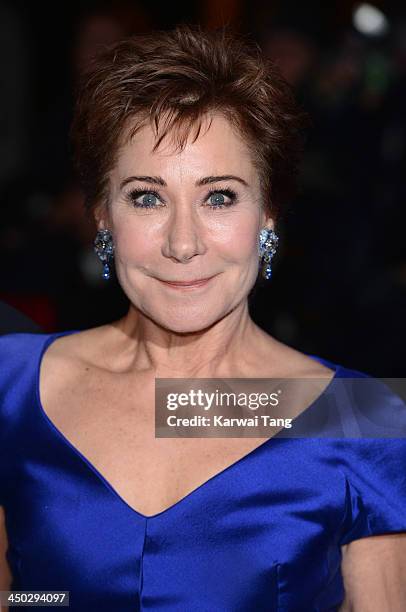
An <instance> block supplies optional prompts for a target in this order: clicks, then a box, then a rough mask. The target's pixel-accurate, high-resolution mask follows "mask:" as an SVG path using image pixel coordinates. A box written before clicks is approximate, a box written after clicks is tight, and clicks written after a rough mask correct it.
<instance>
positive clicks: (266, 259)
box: [258, 227, 279, 280]
mask: <svg viewBox="0 0 406 612" xmlns="http://www.w3.org/2000/svg"><path fill="white" fill-rule="evenodd" d="M278 240H279V238H278V236H277V235H276V233H275V232H274V231H273V229H269V228H267V227H264V228H263V229H262V230H261V231H260V232H259V241H258V254H259V255H260V258H261V260H262V262H261V265H262V276H263V278H265V279H266V280H269V279H270V278H271V276H272V268H271V259H272V257H273V256H274V255H275V253H276V248H277V246H278Z"/></svg>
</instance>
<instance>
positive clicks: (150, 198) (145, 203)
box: [126, 187, 160, 208]
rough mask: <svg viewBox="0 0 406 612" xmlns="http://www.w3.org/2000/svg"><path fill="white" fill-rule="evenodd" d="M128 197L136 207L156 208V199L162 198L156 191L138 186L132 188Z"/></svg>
mask: <svg viewBox="0 0 406 612" xmlns="http://www.w3.org/2000/svg"><path fill="white" fill-rule="evenodd" d="M126 197H127V199H128V200H129V201H130V202H131V204H132V205H133V206H134V207H135V208H156V207H157V201H156V200H160V197H159V195H158V194H157V192H156V191H151V190H149V189H140V188H137V187H135V188H134V189H132V190H131V191H130V192H129V193H128V194H127V196H126Z"/></svg>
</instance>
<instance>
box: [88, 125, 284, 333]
mask: <svg viewBox="0 0 406 612" xmlns="http://www.w3.org/2000/svg"><path fill="white" fill-rule="evenodd" d="M192 139H193V131H192V133H191V135H190V136H189V140H188V143H187V144H186V147H185V149H184V150H183V151H182V152H175V150H174V147H173V146H170V143H169V147H166V146H165V142H166V141H163V142H162V143H161V145H160V147H159V149H158V150H157V151H156V152H154V153H153V152H152V148H153V145H154V143H155V134H154V132H153V130H152V128H151V127H150V125H149V124H148V125H145V126H144V127H143V128H142V129H141V130H140V131H139V132H137V134H136V135H135V137H134V138H133V139H132V140H131V141H130V142H129V143H128V144H126V145H124V146H123V147H122V148H121V149H120V151H119V155H118V160H117V164H116V166H115V168H114V169H113V171H112V172H111V174H110V190H111V191H110V206H109V210H108V211H107V213H105V216H104V217H103V218H102V219H100V218H99V223H98V227H99V228H102V227H108V228H109V229H110V230H111V232H112V234H113V240H114V245H115V266H116V272H117V276H118V279H119V282H120V285H121V286H122V288H123V290H124V292H125V293H126V295H127V296H128V298H129V300H130V302H131V303H132V304H133V305H134V306H135V307H136V308H137V309H138V310H140V311H141V312H142V313H144V314H145V315H146V316H147V317H149V318H150V319H152V320H153V321H155V322H156V323H158V324H159V325H161V326H163V327H164V328H166V329H169V330H172V331H175V332H192V331H199V330H203V329H205V328H206V327H208V326H210V325H212V324H213V323H215V322H216V321H218V320H220V319H221V318H223V317H224V316H226V315H227V314H228V313H230V312H231V311H232V310H234V309H235V308H236V307H238V306H239V305H242V304H244V302H245V300H246V299H247V296H248V294H249V292H250V290H251V288H252V287H253V285H254V283H255V280H256V277H257V273H258V251H257V248H258V247H257V241H258V233H259V231H260V229H261V228H262V227H264V225H265V223H266V220H267V219H266V215H265V213H264V212H263V210H262V208H261V200H260V183H259V175H258V172H257V170H256V168H255V167H254V165H253V163H252V161H251V158H250V154H249V150H248V148H247V146H246V144H245V143H244V141H243V140H242V139H241V137H239V136H238V135H237V134H236V133H235V132H234V131H233V129H232V128H231V125H230V124H229V122H228V121H227V120H226V119H225V118H224V117H223V116H222V115H220V114H216V115H213V120H212V124H211V126H210V128H209V129H208V130H207V123H203V125H202V129H201V132H200V135H199V137H198V138H197V140H196V141H195V142H194V143H192V142H191V140H192ZM225 176H228V178H224V177H225ZM222 177H223V178H222ZM211 191H212V193H210V192H211ZM267 226H268V227H273V224H272V222H271V221H270V220H269V223H268V224H267ZM208 277H213V278H211V280H209V281H208V282H207V283H205V284H202V285H201V286H196V287H184V288H179V287H174V286H171V285H169V284H166V283H165V282H162V281H196V280H198V279H207V278H208Z"/></svg>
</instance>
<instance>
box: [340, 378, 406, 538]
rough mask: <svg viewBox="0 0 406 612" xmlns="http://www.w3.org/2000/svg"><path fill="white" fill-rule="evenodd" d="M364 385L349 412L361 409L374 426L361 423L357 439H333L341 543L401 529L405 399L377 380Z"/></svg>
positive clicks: (405, 523) (405, 510) (405, 500)
mask: <svg viewBox="0 0 406 612" xmlns="http://www.w3.org/2000/svg"><path fill="white" fill-rule="evenodd" d="M367 389H368V393H365V392H363V393H362V394H359V396H358V399H357V400H354V401H355V403H354V406H353V414H357V418H358V419H359V415H360V414H361V412H363V414H364V416H368V419H369V421H370V423H371V424H372V423H373V427H372V425H370V426H363V428H360V429H359V431H360V435H359V437H357V438H351V439H350V438H347V439H340V440H336V441H335V444H337V447H336V448H337V451H338V453H337V459H338V460H337V464H336V465H337V467H338V468H339V469H340V470H341V472H342V474H343V475H344V478H345V487H346V508H345V515H344V518H343V523H342V532H341V542H340V544H341V545H343V544H347V543H348V542H351V541H352V540H356V539H358V538H362V537H365V536H371V535H383V534H385V533H395V532H406V403H405V402H404V400H403V399H402V398H401V397H400V396H399V395H397V394H396V393H394V392H393V391H392V390H391V389H390V388H389V387H388V386H387V385H385V384H383V383H380V382H378V381H377V379H375V383H374V385H368V387H367ZM361 397H362V401H361V399H360V398H361ZM364 421H365V422H366V420H365V419H364ZM358 422H361V420H360V419H359V421H358ZM388 424H389V425H390V429H389V428H388ZM371 431H372V432H374V433H373V435H372V434H371ZM379 431H382V432H383V431H384V432H386V433H385V436H384V437H379V434H378V432H379ZM388 432H390V433H389V434H388Z"/></svg>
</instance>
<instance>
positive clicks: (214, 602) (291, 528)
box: [0, 330, 406, 612]
mask: <svg viewBox="0 0 406 612" xmlns="http://www.w3.org/2000/svg"><path fill="white" fill-rule="evenodd" d="M75 331H76V330H73V331H68V332H61V333H53V334H33V333H12V334H7V335H4V336H0V397H1V403H0V504H1V505H2V506H3V507H4V509H5V515H6V529H7V534H8V550H7V559H8V562H9V565H10V567H11V571H12V574H13V583H12V585H11V590H28V591H29V590H36V591H38V590H54V591H60V590H65V591H69V593H70V606H69V610H71V611H72V612H79V611H80V612H107V611H108V612H136V611H137V610H140V611H141V610H142V611H145V612H146V611H148V610H151V611H157V612H158V611H168V612H192V611H193V612H260V611H264V612H265V611H266V612H276V611H278V612H327V611H328V612H332V611H337V610H338V609H339V606H340V604H341V603H342V601H343V599H344V595H345V593H344V586H343V579H342V574H341V569H340V564H341V550H340V547H341V546H342V545H343V544H346V543H348V542H351V541H352V540H355V539H358V538H362V537H365V536H368V535H379V534H385V533H390V532H397V531H406V440H405V438H404V437H403V438H400V437H399V438H396V436H393V439H374V438H369V439H367V438H365V439H363V438H358V439H357V438H344V437H308V438H289V437H283V435H279V434H277V435H276V436H274V437H273V438H271V439H266V440H265V442H264V443H262V444H261V445H260V446H258V447H257V448H255V449H254V450H253V451H251V452H249V453H248V454H247V455H245V456H244V457H242V458H241V459H239V460H238V461H236V462H235V463H233V464H232V465H230V466H229V467H227V468H225V469H223V470H222V471H221V472H219V473H218V474H217V475H215V476H213V477H212V478H210V479H209V480H207V481H206V482H205V483H204V484H202V485H200V486H199V487H197V488H196V489H195V490H194V491H192V492H191V493H189V494H188V495H186V496H185V497H184V498H183V499H181V500H180V501H178V502H177V503H175V504H174V505H172V506H171V507H169V508H168V509H166V510H164V511H162V512H159V513H157V514H155V515H153V516H145V515H143V514H142V513H140V512H137V511H136V510H135V509H133V508H131V507H130V506H129V505H128V504H127V503H126V502H125V501H124V500H123V499H122V498H121V497H120V495H119V494H118V493H117V492H116V491H115V490H114V489H113V488H112V486H111V485H110V484H109V483H108V482H107V481H106V480H105V478H104V477H103V475H102V474H101V473H99V472H98V470H97V469H96V468H95V467H94V466H93V465H92V464H91V463H90V462H89V461H88V460H87V459H86V457H84V456H83V455H82V454H81V453H80V452H79V450H78V449H76V448H75V447H74V446H73V445H72V444H71V443H70V442H69V441H68V439H67V438H65V437H64V435H63V434H62V432H60V431H59V430H58V429H57V428H56V426H54V425H53V423H52V422H51V420H50V419H49V418H48V417H47V415H46V413H45V411H44V409H43V407H42V406H41V402H40V397H39V390H38V381H39V367H40V362H41V359H42V356H43V354H44V352H45V350H46V348H47V347H48V346H49V345H50V343H51V342H52V341H53V340H54V339H56V338H58V337H59V336H62V335H65V334H69V333H75ZM312 357H313V358H314V359H316V360H319V361H320V362H321V363H324V364H325V365H327V366H329V367H330V368H332V369H334V370H335V377H334V379H333V380H335V379H337V378H340V377H344V378H345V377H367V374H364V373H362V372H358V371H356V370H350V369H348V368H345V367H344V366H340V365H337V364H335V363H332V362H330V361H328V360H326V359H323V358H321V357H316V356H312ZM330 385H331V382H330ZM330 385H329V386H330ZM322 400H323V394H322V395H321V396H320V397H319V398H318V399H317V400H316V401H315V402H314V403H313V404H312V405H311V406H309V407H308V408H307V410H306V411H305V412H304V413H302V414H301V415H300V416H299V417H298V419H297V421H298V420H299V419H302V420H303V419H310V421H311V417H312V414H313V415H314V413H315V411H316V410H317V409H318V408H320V406H321V402H322ZM369 401H370V402H375V404H376V405H373V406H371V409H372V412H373V413H376V414H378V415H379V414H380V413H382V411H385V412H386V413H387V414H388V413H393V416H394V418H395V417H396V419H398V420H397V423H398V425H399V426H400V427H403V432H405V431H406V430H405V429H404V428H405V427H406V410H405V406H404V404H402V400H400V399H399V398H398V396H396V395H392V393H391V392H390V391H389V390H388V391H384V392H383V393H378V394H374V395H373V396H372V397H371V398H370V400H369ZM356 403H357V400H356V399H354V398H353V399H351V397H350V399H347V400H346V401H345V405H344V414H343V413H342V412H341V416H340V418H341V420H343V419H344V421H343V422H344V426H348V425H349V423H350V421H351V419H353V417H354V414H355V412H356V410H357V408H358V407H357V405H356ZM330 404H331V402H330ZM310 421H308V422H310ZM357 422H358V423H359V422H360V421H359V420H358V421H357ZM122 469H123V470H126V469H130V468H129V466H125V465H123V468H122ZM14 609H15V610H17V609H20V608H17V607H14V606H11V607H10V610H14ZM39 609H45V608H43V607H41V608H39ZM47 609H48V610H49V609H50V608H47Z"/></svg>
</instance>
